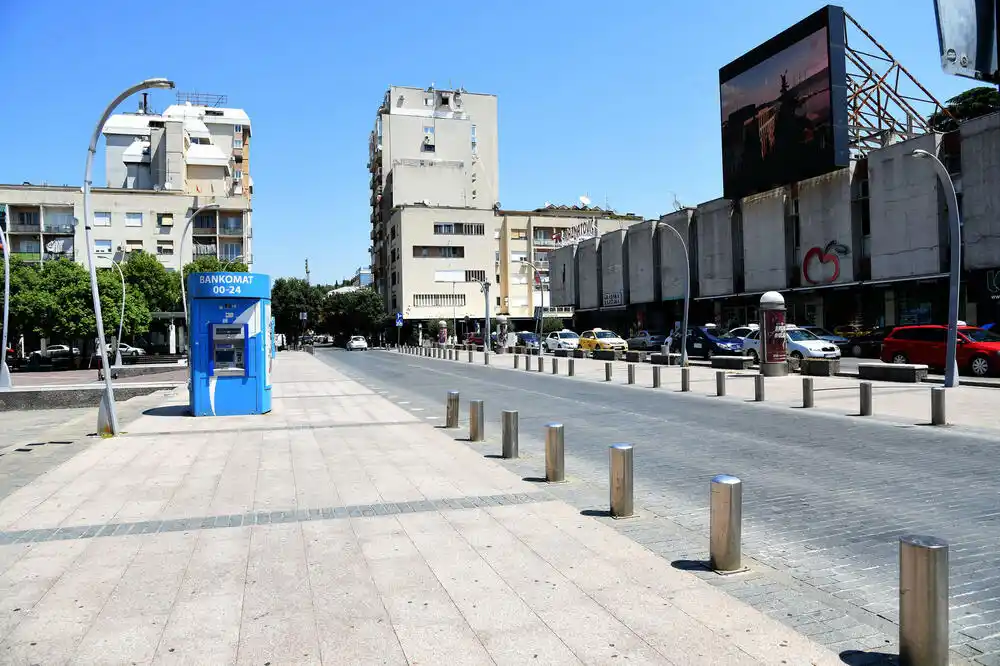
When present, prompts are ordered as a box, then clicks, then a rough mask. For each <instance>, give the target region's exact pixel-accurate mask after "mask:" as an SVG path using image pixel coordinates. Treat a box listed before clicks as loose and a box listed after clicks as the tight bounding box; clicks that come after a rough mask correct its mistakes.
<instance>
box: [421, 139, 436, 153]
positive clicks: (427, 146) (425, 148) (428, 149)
mask: <svg viewBox="0 0 1000 666" xmlns="http://www.w3.org/2000/svg"><path fill="white" fill-rule="evenodd" d="M436 150H437V149H436V148H435V147H434V144H433V143H426V142H424V143H422V144H421V145H420V151H421V152H424V153H433V152H436Z"/></svg>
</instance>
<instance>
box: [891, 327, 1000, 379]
mask: <svg viewBox="0 0 1000 666" xmlns="http://www.w3.org/2000/svg"><path fill="white" fill-rule="evenodd" d="M947 339H948V328H947V327H946V326H937V325H926V326H899V327H897V328H895V329H893V331H892V332H891V333H890V334H889V335H888V336H886V338H885V339H884V340H883V341H882V352H881V358H882V360H883V361H885V362H886V363H922V364H924V365H927V366H930V367H932V368H943V367H944V366H945V363H946V360H945V359H946V347H947V345H946V341H947ZM956 359H957V361H958V367H959V370H967V371H968V372H969V373H971V374H973V375H975V376H976V377H986V376H987V375H990V374H993V373H996V372H997V370H998V369H1000V335H997V334H996V333H994V332H992V331H987V330H985V329H982V328H977V327H975V326H959V327H958V349H957V350H956Z"/></svg>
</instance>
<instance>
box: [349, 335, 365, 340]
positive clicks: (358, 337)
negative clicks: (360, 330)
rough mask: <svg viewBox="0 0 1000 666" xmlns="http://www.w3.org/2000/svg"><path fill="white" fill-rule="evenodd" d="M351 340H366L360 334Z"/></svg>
mask: <svg viewBox="0 0 1000 666" xmlns="http://www.w3.org/2000/svg"><path fill="white" fill-rule="evenodd" d="M351 340H353V341H354V342H357V341H358V340H364V338H363V337H361V336H360V335H355V336H354V337H353V338H351Z"/></svg>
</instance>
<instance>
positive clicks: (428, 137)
mask: <svg viewBox="0 0 1000 666" xmlns="http://www.w3.org/2000/svg"><path fill="white" fill-rule="evenodd" d="M424 145H425V146H433V145H434V137H433V136H431V135H429V134H427V135H424Z"/></svg>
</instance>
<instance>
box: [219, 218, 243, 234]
mask: <svg viewBox="0 0 1000 666" xmlns="http://www.w3.org/2000/svg"><path fill="white" fill-rule="evenodd" d="M219 235H220V236H239V237H240V238H243V223H242V222H241V223H239V224H220V225H219Z"/></svg>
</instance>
